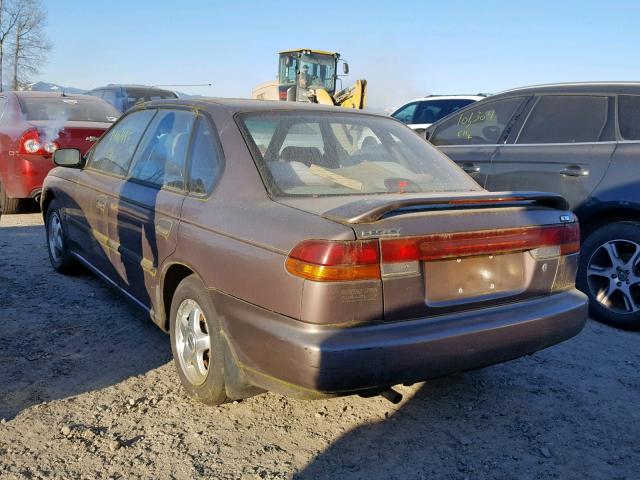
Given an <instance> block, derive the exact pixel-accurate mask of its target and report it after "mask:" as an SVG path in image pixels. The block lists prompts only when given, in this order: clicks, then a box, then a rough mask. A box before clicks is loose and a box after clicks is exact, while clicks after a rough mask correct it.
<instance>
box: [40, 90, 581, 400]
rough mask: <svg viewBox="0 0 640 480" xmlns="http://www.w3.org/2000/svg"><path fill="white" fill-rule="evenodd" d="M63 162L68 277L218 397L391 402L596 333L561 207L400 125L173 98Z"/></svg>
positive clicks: (57, 227)
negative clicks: (489, 187) (481, 182)
mask: <svg viewBox="0 0 640 480" xmlns="http://www.w3.org/2000/svg"><path fill="white" fill-rule="evenodd" d="M314 107H315V108H314ZM54 160H55V162H56V164H58V165H61V166H66V167H67V168H56V169H54V170H53V171H52V172H51V173H50V174H49V176H48V177H47V179H46V181H45V187H44V191H43V199H42V206H43V211H44V216H45V219H46V232H47V245H48V250H49V256H50V259H51V263H52V265H53V267H54V268H55V269H56V270H58V271H60V272H67V271H69V270H70V269H73V268H74V264H75V263H78V262H79V263H81V264H84V265H85V266H86V267H88V268H89V269H91V270H92V271H93V272H95V273H96V274H97V275H98V276H100V277H102V278H103V279H105V280H106V281H107V282H109V283H110V284H111V285H113V286H115V287H116V288H117V289H119V290H120V291H121V292H122V293H124V295H125V296H126V297H128V298H129V299H131V300H132V301H133V302H135V303H136V304H138V305H139V306H140V307H142V308H144V309H145V310H146V311H148V312H149V313H150V316H151V318H152V320H153V321H154V322H155V323H156V324H157V325H158V326H159V327H160V328H162V329H163V330H165V331H168V332H169V333H170V335H171V346H172V350H173V355H174V360H175V364H176V367H177V370H178V373H179V376H180V379H181V381H182V384H183V385H184V387H185V389H186V391H187V392H188V393H189V394H190V395H192V396H194V397H196V398H198V399H200V400H202V401H203V402H205V403H208V404H219V403H221V402H224V401H226V400H227V399H237V398H243V397H246V396H249V395H251V394H254V393H256V392H257V391H261V390H272V391H276V392H280V393H283V394H287V395H292V396H295V397H300V398H318V397H323V396H336V395H345V394H351V393H363V394H375V393H382V392H385V393H388V392H389V390H388V388H389V387H390V386H392V385H394V384H399V383H402V382H414V381H418V380H424V379H427V378H431V377H436V376H440V375H444V374H447V373H450V372H454V371H460V370H467V369H472V368H477V367H482V366H485V365H490V364H494V363H497V362H503V361H506V360H510V359H513V358H516V357H519V356H521V355H524V354H528V353H531V352H534V351H536V350H539V349H542V348H545V347H548V346H550V345H553V344H555V343H558V342H561V341H563V340H566V339H568V338H570V337H572V336H574V335H576V334H577V333H578V332H580V330H581V329H582V328H583V326H584V324H585V320H586V297H585V296H584V295H583V294H582V293H580V292H578V291H577V290H576V289H575V287H574V276H575V271H576V265H577V261H578V249H579V244H578V240H579V229H578V224H577V223H576V219H575V217H574V215H573V214H572V213H571V212H569V211H568V210H567V204H566V202H565V201H564V199H563V198H562V197H560V196H558V195H553V194H540V193H520V192H518V193H488V192H486V191H485V190H483V189H482V188H480V187H479V186H478V185H477V183H475V182H474V181H473V180H472V179H471V178H470V177H469V176H468V175H466V174H465V173H464V172H463V171H462V170H460V169H459V168H458V167H457V166H456V165H455V164H454V163H453V162H451V161H450V160H449V159H448V158H447V157H445V156H444V155H443V154H442V153H440V152H439V151H438V150H437V149H435V148H433V147H432V146H430V145H429V144H428V143H427V142H425V141H424V140H422V139H420V138H419V137H418V136H417V135H415V133H413V131H412V130H410V129H409V128H407V127H406V126H404V125H402V124H401V123H400V122H398V121H396V120H393V119H391V118H388V117H382V116H376V115H370V114H365V113H357V112H352V111H345V110H342V109H335V108H332V107H320V106H310V105H298V104H291V103H287V104H286V105H285V104H282V105H280V104H276V103H273V102H261V101H249V100H244V101H243V100H218V99H210V100H198V101H195V100H174V101H157V102H150V103H148V104H145V105H143V106H138V107H136V108H134V109H133V110H131V111H129V112H128V113H126V114H125V115H124V116H123V117H122V118H121V119H120V120H119V121H118V122H117V123H116V124H114V126H113V127H112V128H111V129H110V130H109V131H107V132H106V133H105V134H104V136H103V137H102V138H101V140H100V141H99V142H98V143H97V144H96V145H95V146H94V147H93V148H92V149H91V151H90V152H89V153H88V155H87V156H86V158H83V157H82V156H81V154H80V152H79V151H77V150H73V149H61V150H58V151H56V152H55V156H54Z"/></svg>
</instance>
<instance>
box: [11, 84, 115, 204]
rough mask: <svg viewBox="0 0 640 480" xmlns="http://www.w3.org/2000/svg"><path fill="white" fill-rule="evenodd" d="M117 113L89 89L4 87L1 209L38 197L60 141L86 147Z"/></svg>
mask: <svg viewBox="0 0 640 480" xmlns="http://www.w3.org/2000/svg"><path fill="white" fill-rule="evenodd" d="M119 115H120V114H119V113H118V112H117V111H116V110H115V109H114V108H112V107H111V105H109V104H108V103H106V102H103V101H102V100H99V99H97V98H94V97H89V96H86V95H65V94H60V93H50V92H30V91H26V92H2V93H0V210H3V211H4V213H16V212H17V211H18V210H19V207H20V202H21V200H22V199H29V198H31V199H35V200H36V202H39V200H40V191H41V188H42V182H43V180H44V177H45V176H46V175H47V173H48V172H49V170H51V169H52V168H53V167H54V164H53V161H52V159H51V155H52V153H53V152H54V151H55V150H56V149H57V148H61V147H73V148H78V149H80V151H81V152H86V151H87V150H88V149H89V148H90V147H91V145H93V142H95V140H97V139H98V138H99V137H100V135H102V133H103V132H104V131H105V130H106V129H107V128H108V127H109V126H110V125H111V123H113V122H114V121H115V120H116V119H117V118H118V116H119Z"/></svg>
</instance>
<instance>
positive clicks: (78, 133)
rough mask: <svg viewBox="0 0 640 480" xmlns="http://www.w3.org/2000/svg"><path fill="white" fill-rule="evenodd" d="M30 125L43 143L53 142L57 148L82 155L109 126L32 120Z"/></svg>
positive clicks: (102, 123) (105, 123)
mask: <svg viewBox="0 0 640 480" xmlns="http://www.w3.org/2000/svg"><path fill="white" fill-rule="evenodd" d="M30 123H31V124H32V125H33V126H34V127H35V128H36V129H37V130H38V134H39V135H40V137H41V139H42V140H43V141H44V142H47V141H49V142H55V143H56V144H57V145H58V148H77V149H78V150H80V151H81V152H82V154H85V153H86V152H87V150H89V149H90V148H91V147H92V146H93V144H94V143H95V142H96V140H98V139H99V138H100V136H101V135H102V134H103V133H104V132H105V130H106V129H107V128H109V127H110V126H111V123H108V122H81V121H68V122H64V123H61V124H55V122H51V121H47V120H33V121H31V122H30Z"/></svg>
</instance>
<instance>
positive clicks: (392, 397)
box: [358, 387, 402, 405]
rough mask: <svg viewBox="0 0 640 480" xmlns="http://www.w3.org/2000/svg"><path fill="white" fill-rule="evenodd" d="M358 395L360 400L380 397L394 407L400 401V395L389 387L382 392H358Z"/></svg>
mask: <svg viewBox="0 0 640 480" xmlns="http://www.w3.org/2000/svg"><path fill="white" fill-rule="evenodd" d="M358 395H359V396H360V397H362V398H371V397H377V396H378V395H380V396H381V397H383V398H386V399H387V400H389V401H390V402H391V403H393V404H394V405H397V404H398V403H400V402H401V401H402V394H401V393H400V392H396V391H395V390H394V389H393V388H391V387H389V388H383V389H382V390H377V389H376V390H367V391H365V392H360V393H359V394H358Z"/></svg>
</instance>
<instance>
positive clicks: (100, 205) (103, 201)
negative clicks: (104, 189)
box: [96, 197, 107, 212]
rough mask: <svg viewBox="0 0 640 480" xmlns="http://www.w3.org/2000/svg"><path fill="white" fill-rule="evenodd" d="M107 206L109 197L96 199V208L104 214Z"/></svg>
mask: <svg viewBox="0 0 640 480" xmlns="http://www.w3.org/2000/svg"><path fill="white" fill-rule="evenodd" d="M106 206H107V197H98V198H96V208H97V209H98V210H99V211H101V212H104V209H105V208H106Z"/></svg>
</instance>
